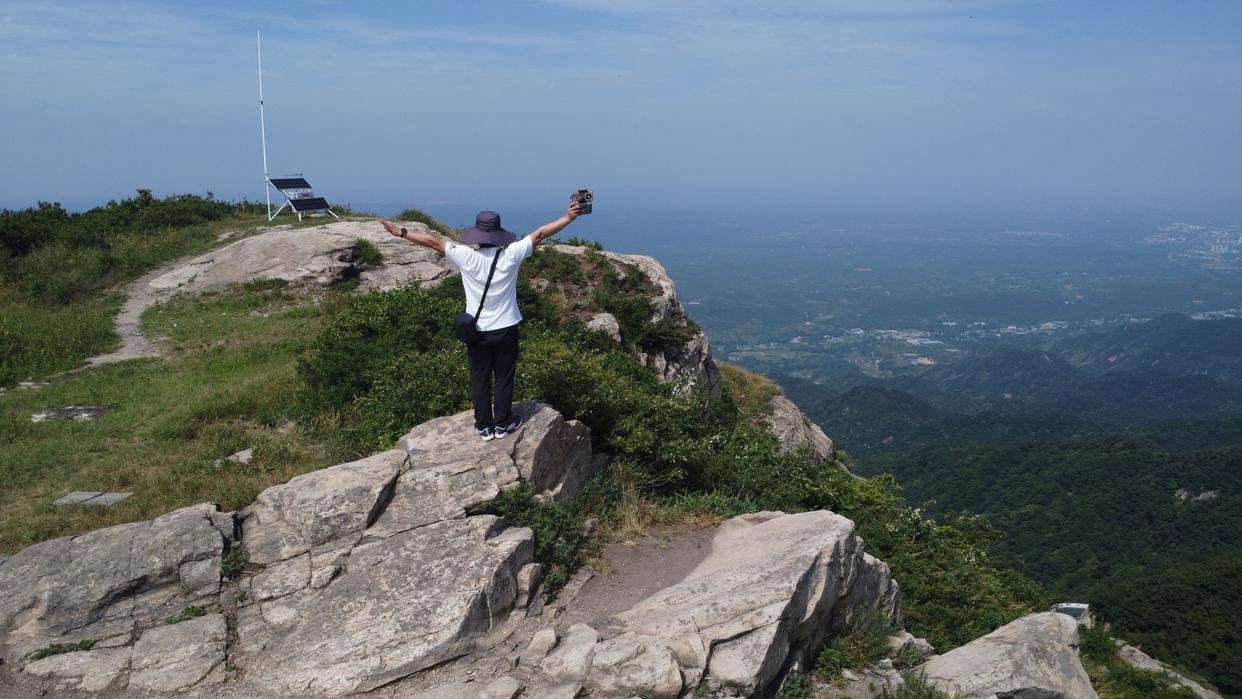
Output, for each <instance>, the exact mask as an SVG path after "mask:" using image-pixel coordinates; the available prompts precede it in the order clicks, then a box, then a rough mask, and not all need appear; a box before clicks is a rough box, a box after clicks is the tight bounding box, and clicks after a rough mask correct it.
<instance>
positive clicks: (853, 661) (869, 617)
mask: <svg viewBox="0 0 1242 699" xmlns="http://www.w3.org/2000/svg"><path fill="white" fill-rule="evenodd" d="M896 630H897V626H896V624H894V623H893V621H892V620H891V619H889V618H888V617H886V616H884V614H883V613H882V612H880V611H878V610H875V609H862V610H856V611H855V612H854V613H853V615H852V616H851V618H850V620H849V624H848V626H847V628H846V631H845V633H843V634H841V635H839V636H836V637H835V638H833V639H831V640H829V641H828V643H827V644H826V645H825V646H824V649H823V650H822V651H820V653H819V657H818V658H816V660H815V674H817V675H819V676H820V678H821V679H823V680H825V681H828V682H833V681H836V680H838V679H840V678H841V673H842V672H844V671H845V670H862V669H863V668H865V667H867V666H868V665H870V664H872V663H874V662H876V661H878V660H880V659H881V658H883V657H885V656H887V655H888V650H889V649H888V637H889V636H890V635H892V634H893V632H895V631H896Z"/></svg>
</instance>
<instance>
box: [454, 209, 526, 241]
mask: <svg viewBox="0 0 1242 699" xmlns="http://www.w3.org/2000/svg"><path fill="white" fill-rule="evenodd" d="M461 239H462V241H464V242H467V243H475V244H478V245H496V246H504V245H508V244H510V243H512V242H513V241H515V240H517V236H516V235H514V234H512V233H510V232H509V231H506V230H505V229H503V228H501V227H500V214H498V213H496V212H495V211H480V212H479V213H478V215H477V216H475V217H474V225H473V226H471V227H470V228H467V229H466V230H464V231H462V232H461Z"/></svg>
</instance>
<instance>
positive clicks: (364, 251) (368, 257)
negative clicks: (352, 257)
mask: <svg viewBox="0 0 1242 699" xmlns="http://www.w3.org/2000/svg"><path fill="white" fill-rule="evenodd" d="M354 241H355V242H356V243H357V244H358V261H359V262H361V263H362V265H363V266H364V267H379V266H380V265H382V264H384V255H383V254H382V253H381V252H380V249H379V248H378V247H376V246H375V243H372V242H371V241H369V240H367V239H366V238H355V239H354Z"/></svg>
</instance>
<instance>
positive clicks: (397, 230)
mask: <svg viewBox="0 0 1242 699" xmlns="http://www.w3.org/2000/svg"><path fill="white" fill-rule="evenodd" d="M380 224H381V225H383V226H384V230H386V231H388V232H389V233H391V234H393V235H395V236H397V237H398V238H404V239H405V240H408V241H410V242H411V243H414V244H416V245H421V246H423V247H425V248H431V249H432V250H435V251H436V252H438V253H440V254H441V255H443V254H444V240H445V239H444V238H441V237H440V236H438V235H435V234H433V233H424V232H422V231H420V230H416V229H413V228H407V229H406V231H405V233H402V232H401V226H398V225H397V224H395V223H393V222H392V221H385V220H384V219H380ZM563 227H564V226H562V228H563Z"/></svg>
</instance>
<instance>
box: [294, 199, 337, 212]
mask: <svg viewBox="0 0 1242 699" xmlns="http://www.w3.org/2000/svg"><path fill="white" fill-rule="evenodd" d="M289 203H290V204H292V205H293V210H294V211H297V212H298V213H305V212H307V211H326V210H328V209H330V208H332V206H331V205H330V204H328V200H327V199H324V198H323V197H310V198H307V199H290V200H289Z"/></svg>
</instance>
